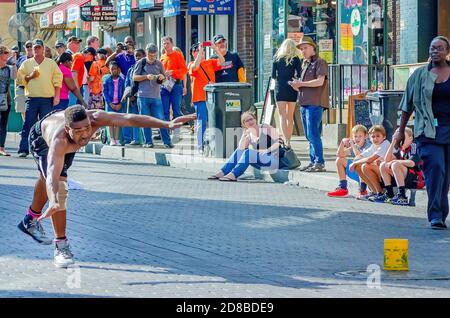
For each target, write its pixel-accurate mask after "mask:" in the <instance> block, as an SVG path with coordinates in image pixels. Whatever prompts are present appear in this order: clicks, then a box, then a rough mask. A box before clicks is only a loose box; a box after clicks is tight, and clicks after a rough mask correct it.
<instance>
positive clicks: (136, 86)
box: [129, 57, 147, 97]
mask: <svg viewBox="0 0 450 318" xmlns="http://www.w3.org/2000/svg"><path fill="white" fill-rule="evenodd" d="M142 60H143V61H142V62H141V63H142V69H141V72H140V74H139V75H144V72H145V70H144V68H145V65H146V64H147V59H146V58H145V57H144V58H143V59H142ZM136 67H137V66H136ZM138 91H139V82H136V81H132V82H131V91H130V95H129V97H133V96H136V94H137V93H138Z"/></svg>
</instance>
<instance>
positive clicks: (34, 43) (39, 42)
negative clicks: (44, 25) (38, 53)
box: [33, 39, 44, 47]
mask: <svg viewBox="0 0 450 318" xmlns="http://www.w3.org/2000/svg"><path fill="white" fill-rule="evenodd" d="M35 46H42V47H43V46H44V41H42V40H40V39H36V40H34V41H33V47H35Z"/></svg>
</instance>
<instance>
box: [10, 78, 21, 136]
mask: <svg viewBox="0 0 450 318" xmlns="http://www.w3.org/2000/svg"><path fill="white" fill-rule="evenodd" d="M14 89H15V86H14V81H11V85H10V92H11V99H12V104H11V111H10V112H9V117H8V126H7V129H6V130H7V131H9V132H20V131H22V125H23V121H22V116H21V115H20V113H16V105H15V102H14V97H15V91H14Z"/></svg>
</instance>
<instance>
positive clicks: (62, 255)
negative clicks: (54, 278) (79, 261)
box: [54, 240, 75, 268]
mask: <svg viewBox="0 0 450 318" xmlns="http://www.w3.org/2000/svg"><path fill="white" fill-rule="evenodd" d="M54 256H55V260H54V264H55V266H56V267H58V268H67V267H68V266H70V265H73V264H74V263H75V262H74V261H73V254H72V252H71V251H70V246H69V241H68V240H62V241H56V242H55V252H54Z"/></svg>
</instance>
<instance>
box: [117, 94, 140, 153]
mask: <svg viewBox="0 0 450 318" xmlns="http://www.w3.org/2000/svg"><path fill="white" fill-rule="evenodd" d="M128 105H129V106H128V114H139V108H138V105H137V102H136V101H135V102H128ZM140 131H141V129H140V128H139V127H133V128H131V127H124V128H122V134H123V142H124V143H126V144H129V143H130V142H131V141H132V140H133V141H134V142H136V143H139V135H140Z"/></svg>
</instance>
